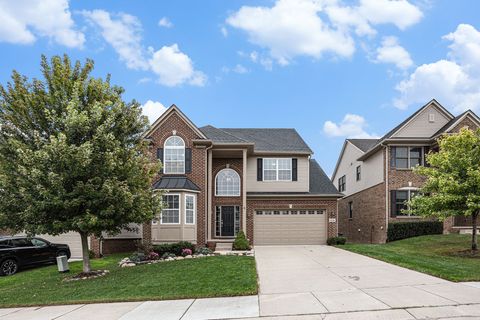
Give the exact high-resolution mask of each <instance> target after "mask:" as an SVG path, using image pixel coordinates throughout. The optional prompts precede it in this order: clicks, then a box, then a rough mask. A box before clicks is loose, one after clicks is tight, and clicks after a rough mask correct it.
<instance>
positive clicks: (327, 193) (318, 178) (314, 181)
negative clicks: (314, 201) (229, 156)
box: [247, 159, 343, 197]
mask: <svg viewBox="0 0 480 320" xmlns="http://www.w3.org/2000/svg"><path fill="white" fill-rule="evenodd" d="M309 173H310V176H309V184H310V189H309V191H308V192H247V196H324V197H342V196H343V195H342V194H341V193H339V192H338V191H337V189H336V188H335V186H334V185H333V183H332V181H331V180H330V179H329V178H328V176H327V175H326V174H325V172H324V171H323V170H322V168H321V167H320V165H319V164H318V162H317V161H316V160H315V159H310V170H309Z"/></svg>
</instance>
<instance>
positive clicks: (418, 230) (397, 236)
mask: <svg viewBox="0 0 480 320" xmlns="http://www.w3.org/2000/svg"><path fill="white" fill-rule="evenodd" d="M442 233H443V222H441V221H408V222H391V223H389V224H388V232H387V241H388V242H390V241H396V240H402V239H407V238H412V237H418V236H424V235H428V234H442Z"/></svg>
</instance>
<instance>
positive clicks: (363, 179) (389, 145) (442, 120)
mask: <svg viewBox="0 0 480 320" xmlns="http://www.w3.org/2000/svg"><path fill="white" fill-rule="evenodd" d="M479 126H480V119H479V118H478V116H477V115H476V114H475V113H474V112H472V111H470V110H468V111H466V112H464V113H462V114H460V115H458V116H453V115H452V114H451V113H450V112H449V111H448V110H446V109H445V108H444V107H443V106H442V105H440V103H438V102H437V101H436V100H432V101H430V102H429V103H427V104H426V105H424V106H422V107H421V108H420V109H419V110H417V111H416V112H415V113H413V114H412V115H411V116H410V117H408V118H407V119H405V121H403V122H402V123H400V124H399V125H398V126H396V127H395V128H394V129H392V130H391V131H389V132H388V133H387V134H385V135H384V136H383V137H381V138H380V139H347V140H346V141H345V143H344V145H343V148H342V151H341V153H340V156H339V159H338V161H337V165H336V167H335V170H334V173H333V175H332V181H333V182H335V183H336V184H337V187H338V190H339V192H341V193H342V194H343V195H344V197H343V198H341V199H340V200H339V202H338V215H339V217H338V220H339V226H338V231H339V233H340V234H343V235H345V236H347V238H348V239H349V241H353V242H371V243H383V242H385V241H386V239H387V228H388V223H389V222H396V221H410V220H418V219H419V217H413V216H408V215H405V214H404V213H403V212H402V210H403V209H405V208H406V204H405V202H406V201H407V200H409V199H410V198H411V197H412V196H414V195H415V193H416V192H418V190H419V188H420V187H421V186H422V184H423V182H424V180H423V178H422V177H420V176H418V175H416V174H414V173H413V172H412V167H414V166H416V165H425V154H426V153H428V152H429V151H430V150H435V149H438V145H437V138H438V137H439V136H440V135H442V134H448V133H454V132H458V131H459V130H460V129H461V128H463V127H468V128H471V129H476V128H478V127H479ZM467 225H468V221H466V220H465V218H464V217H455V218H452V219H448V220H447V221H446V222H445V231H446V232H452V231H455V230H458V229H460V228H464V227H465V226H467Z"/></svg>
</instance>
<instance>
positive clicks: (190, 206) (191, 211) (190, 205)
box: [185, 194, 196, 224]
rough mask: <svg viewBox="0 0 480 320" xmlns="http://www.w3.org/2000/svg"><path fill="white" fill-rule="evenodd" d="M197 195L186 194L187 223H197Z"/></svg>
mask: <svg viewBox="0 0 480 320" xmlns="http://www.w3.org/2000/svg"><path fill="white" fill-rule="evenodd" d="M195 211H196V204H195V196H194V195H192V194H186V195H185V224H195Z"/></svg>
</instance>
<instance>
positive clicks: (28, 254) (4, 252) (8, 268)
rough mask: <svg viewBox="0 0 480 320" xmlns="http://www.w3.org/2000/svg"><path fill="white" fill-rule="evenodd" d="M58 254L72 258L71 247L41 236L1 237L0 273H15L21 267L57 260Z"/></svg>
mask: <svg viewBox="0 0 480 320" xmlns="http://www.w3.org/2000/svg"><path fill="white" fill-rule="evenodd" d="M58 256H67V257H68V258H69V259H70V248H69V247H68V245H66V244H56V243H51V242H48V241H47V240H44V239H41V238H36V237H34V238H28V237H0V275H2V276H9V275H12V274H15V273H16V272H17V271H18V269H19V268H23V267H26V266H33V265H40V264H46V263H54V262H56V258H57V257H58Z"/></svg>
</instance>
